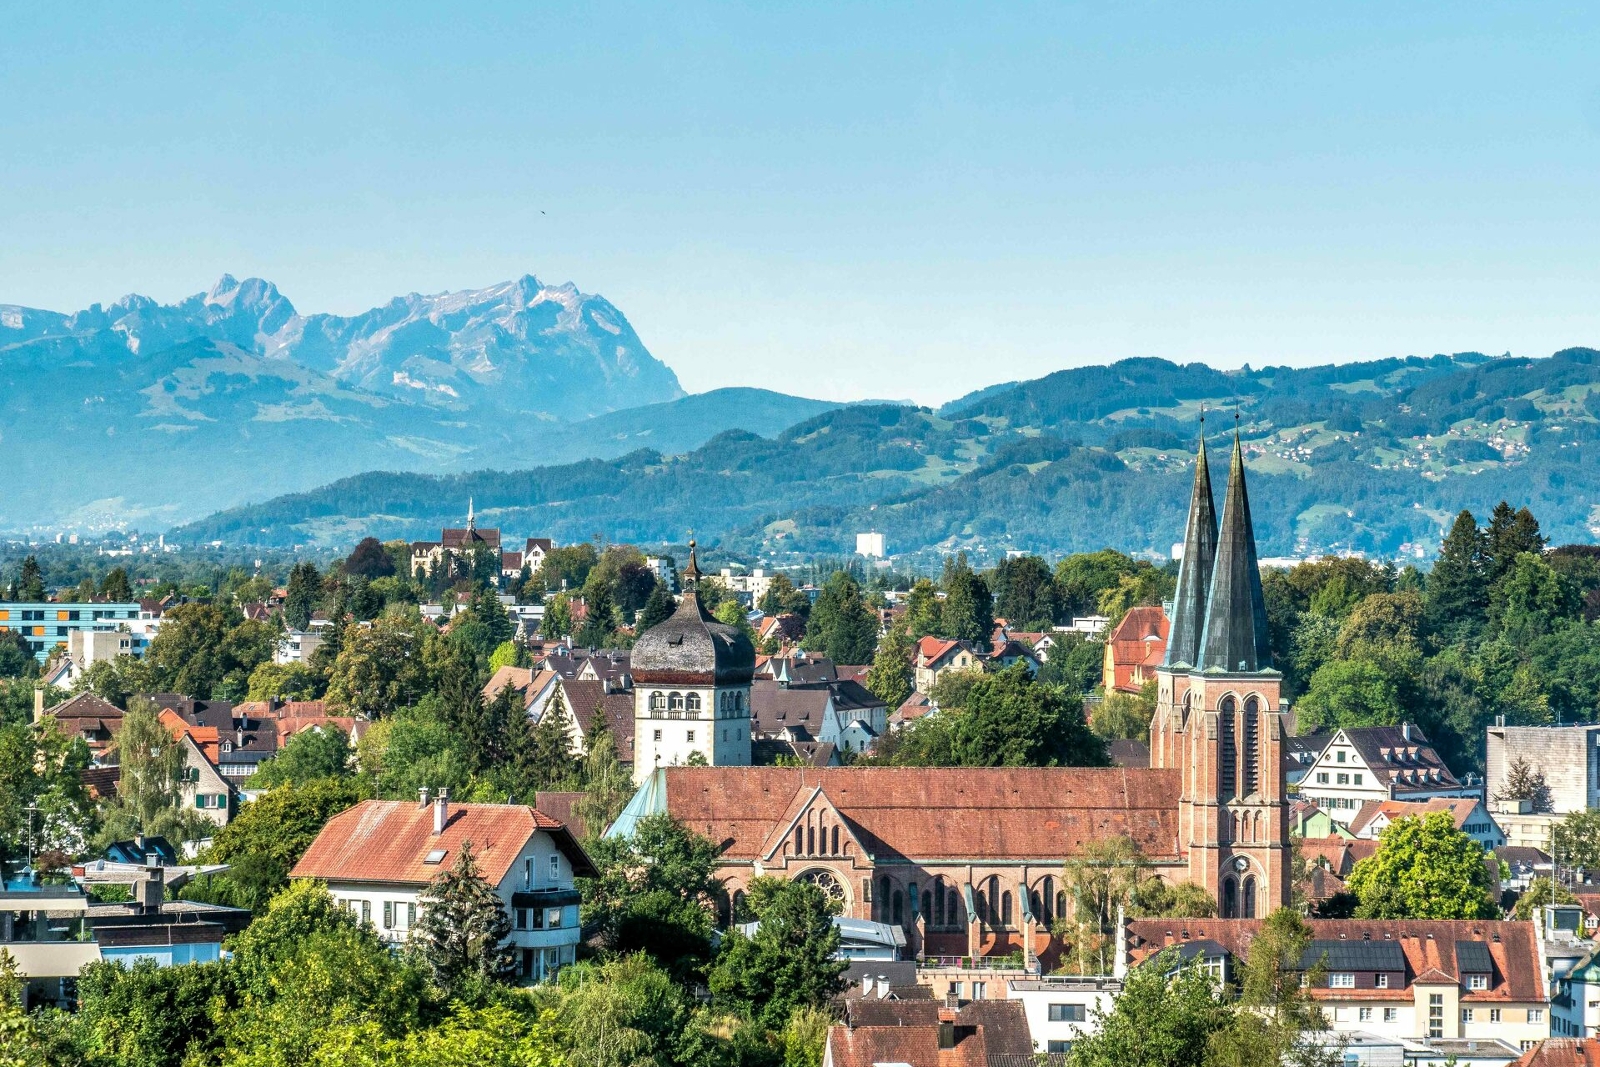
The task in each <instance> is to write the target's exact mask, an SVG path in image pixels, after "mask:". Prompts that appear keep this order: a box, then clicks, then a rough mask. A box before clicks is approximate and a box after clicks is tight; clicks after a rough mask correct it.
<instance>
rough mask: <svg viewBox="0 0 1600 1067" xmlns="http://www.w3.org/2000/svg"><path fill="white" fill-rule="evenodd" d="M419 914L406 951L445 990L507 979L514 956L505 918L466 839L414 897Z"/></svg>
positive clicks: (512, 970)
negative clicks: (452, 858) (445, 866)
mask: <svg viewBox="0 0 1600 1067" xmlns="http://www.w3.org/2000/svg"><path fill="white" fill-rule="evenodd" d="M418 902H419V904H420V905H421V912H422V914H421V915H419V916H418V918H417V925H416V929H415V930H414V931H413V932H412V935H411V949H412V951H413V952H414V953H415V954H416V956H417V958H418V960H420V961H421V962H422V963H423V964H424V965H425V966H426V967H427V968H428V969H429V970H430V971H432V972H433V977H434V980H435V981H437V982H438V983H439V984H440V985H441V986H443V987H444V988H446V989H455V988H457V987H458V986H459V985H460V984H461V983H462V982H463V981H466V980H469V979H473V978H479V979H488V980H493V981H502V982H505V981H510V980H511V977H512V975H513V974H514V971H515V967H516V957H515V955H514V954H513V950H512V948H511V946H510V945H508V944H507V943H506V938H507V937H508V936H510V934H511V920H510V919H509V918H507V917H506V910H505V906H504V905H503V904H502V903H501V901H500V895H499V894H498V893H496V892H495V889H494V886H492V885H490V884H489V882H488V880H487V879H485V878H484V877H483V875H482V874H480V873H479V872H478V863H477V860H476V859H474V858H473V855H472V842H470V841H467V842H463V843H462V846H461V851H460V852H459V853H457V855H456V860H455V863H454V864H452V865H451V867H450V869H449V870H447V871H442V872H440V874H439V875H438V877H436V878H434V880H433V881H432V882H430V883H429V884H428V888H426V889H424V890H423V891H422V894H421V896H420V897H419V899H418Z"/></svg>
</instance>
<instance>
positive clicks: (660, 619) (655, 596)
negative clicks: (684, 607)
mask: <svg viewBox="0 0 1600 1067" xmlns="http://www.w3.org/2000/svg"><path fill="white" fill-rule="evenodd" d="M677 609H678V604H677V602H676V601H675V600H673V599H672V594H671V593H669V592H667V587H666V586H664V585H662V584H661V583H660V582H657V583H656V587H655V588H654V589H652V590H650V595H649V596H648V597H646V598H645V601H644V607H642V608H640V609H639V614H638V615H636V616H635V617H634V620H633V632H634V633H635V634H636V635H637V634H642V633H644V632H645V631H646V630H648V629H650V628H651V627H652V626H659V625H661V624H662V623H664V622H666V621H667V620H668V619H670V618H672V613H673V612H674V611H676V610H677Z"/></svg>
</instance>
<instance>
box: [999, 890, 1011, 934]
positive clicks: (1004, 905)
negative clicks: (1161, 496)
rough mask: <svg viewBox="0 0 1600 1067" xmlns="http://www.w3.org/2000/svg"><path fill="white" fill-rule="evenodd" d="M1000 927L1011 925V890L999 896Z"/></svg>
mask: <svg viewBox="0 0 1600 1067" xmlns="http://www.w3.org/2000/svg"><path fill="white" fill-rule="evenodd" d="M1000 925H1001V926H1010V925H1011V890H1009V889H1008V890H1006V891H1005V892H1004V893H1001V894H1000Z"/></svg>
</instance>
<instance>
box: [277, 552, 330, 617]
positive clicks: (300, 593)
mask: <svg viewBox="0 0 1600 1067" xmlns="http://www.w3.org/2000/svg"><path fill="white" fill-rule="evenodd" d="M321 596H322V576H321V575H320V574H318V573H317V568H316V565H315V564H312V563H305V562H301V563H296V564H295V565H294V566H293V567H292V568H291V569H290V570H289V585H288V588H287V589H286V590H285V592H284V598H283V620H284V621H285V622H287V623H288V624H289V626H290V628H291V629H294V630H304V629H305V628H306V627H308V626H310V625H311V613H312V612H313V611H315V610H316V607H317V601H318V600H319V599H321Z"/></svg>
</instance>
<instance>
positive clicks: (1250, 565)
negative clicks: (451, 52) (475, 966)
mask: <svg viewBox="0 0 1600 1067" xmlns="http://www.w3.org/2000/svg"><path fill="white" fill-rule="evenodd" d="M1184 543H1185V550H1184V557H1183V560H1182V563H1181V565H1180V569H1179V578H1178V588H1177V594H1176V598H1175V600H1174V603H1173V607H1172V611H1171V612H1170V616H1171V620H1172V622H1171V632H1170V640H1169V642H1168V648H1167V652H1166V655H1165V658H1164V659H1163V661H1162V663H1161V665H1160V666H1159V667H1158V668H1157V669H1156V676H1157V678H1158V682H1159V697H1158V705H1157V709H1156V713H1155V716H1154V718H1153V719H1152V722H1151V766H1150V767H1149V768H1148V769H1132V768H1021V767H1007V768H911V767H835V768H810V767H751V766H741V765H737V764H730V765H715V764H714V765H712V766H681V765H680V766H673V765H663V763H664V761H657V762H656V765H655V766H654V767H653V768H651V769H648V770H646V772H645V774H644V775H643V777H642V780H641V783H640V788H639V790H638V792H637V794H636V795H635V796H634V798H633V800H632V801H631V802H630V803H629V805H628V807H627V809H626V810H625V811H624V812H623V814H622V816H621V817H620V818H619V819H618V820H617V823H616V824H615V825H614V826H613V827H612V829H611V831H610V832H611V833H613V834H624V835H625V834H627V833H629V832H631V828H632V826H633V825H635V824H636V823H637V821H638V819H640V818H642V817H644V816H646V815H649V814H652V813H657V812H669V813H671V814H672V815H673V816H674V817H675V818H677V819H678V820H679V821H681V822H683V823H684V824H685V825H686V826H687V827H688V828H690V829H692V830H694V831H695V832H697V833H700V834H704V835H705V836H706V837H708V838H710V839H711V840H712V841H713V842H715V843H716V844H717V845H718V847H719V848H720V850H721V866H720V871H719V873H720V875H721V876H722V878H723V881H724V884H725V886H726V887H727V890H728V893H729V896H730V899H731V900H732V901H733V902H735V903H737V902H738V900H739V899H740V897H741V895H742V894H743V893H744V892H745V889H746V887H747V886H748V884H749V882H750V880H751V879H752V878H755V877H757V876H761V875H771V876H777V877H782V878H787V879H804V880H807V881H812V882H815V883H817V884H818V885H820V886H821V887H822V888H823V889H824V890H825V891H826V892H828V893H829V894H830V895H832V896H833V897H835V898H836V899H837V900H839V901H840V903H841V905H842V906H843V909H844V913H845V914H846V915H851V916H854V917H857V918H863V919H875V920H878V921H881V922H888V923H894V924H897V925H900V926H902V927H903V928H904V929H905V930H906V933H907V943H908V947H909V948H910V949H911V950H912V951H913V952H915V953H917V954H919V955H923V956H996V955H1006V954H1009V953H1011V952H1014V951H1017V950H1023V951H1025V952H1026V953H1027V954H1029V955H1036V956H1042V957H1045V959H1046V961H1047V962H1049V961H1050V960H1052V959H1053V958H1054V956H1055V955H1056V953H1057V952H1058V951H1059V949H1060V945H1059V944H1058V943H1056V942H1055V940H1054V939H1053V937H1052V935H1051V933H1050V925H1051V923H1052V922H1053V921H1054V920H1055V919H1056V918H1058V917H1062V916H1064V914H1065V913H1066V912H1067V910H1068V909H1069V907H1070V904H1069V901H1068V897H1067V893H1066V889H1065V886H1064V885H1063V883H1062V877H1063V868H1064V865H1065V864H1066V863H1067V862H1068V861H1070V860H1072V859H1075V858H1079V857H1081V856H1082V855H1084V849H1085V847H1086V846H1087V845H1088V844H1089V843H1090V842H1093V841H1100V840H1105V839H1108V838H1114V837H1119V836H1125V837H1128V838H1130V839H1131V840H1132V841H1133V842H1134V843H1135V844H1136V845H1137V846H1138V848H1139V850H1140V851H1141V852H1142V853H1143V855H1144V857H1145V858H1146V859H1147V860H1148V861H1149V863H1150V865H1151V869H1152V871H1153V872H1154V873H1155V874H1157V875H1158V876H1159V877H1161V878H1162V879H1163V880H1165V881H1167V882H1169V883H1173V884H1176V883H1179V882H1185V881H1188V882H1193V883H1195V884H1196V885H1199V886H1202V887H1204V888H1205V889H1206V890H1207V891H1208V892H1209V893H1211V894H1212V895H1213V896H1214V898H1215V899H1216V901H1217V913H1218V914H1219V915H1221V916H1224V917H1241V918H1243V917H1254V916H1264V915H1266V914H1267V913H1269V912H1270V911H1272V910H1273V909H1274V908H1276V907H1278V906H1279V905H1282V904H1286V903H1288V900H1289V855H1290V844H1289V834H1288V806H1287V803H1286V799H1285V782H1284V772H1283V764H1282V759H1281V749H1282V743H1283V734H1284V730H1285V723H1284V714H1283V709H1282V707H1281V706H1280V677H1279V675H1278V674H1277V673H1276V672H1274V671H1273V670H1272V669H1271V667H1270V656H1269V654H1268V646H1267V621H1266V609H1265V606H1264V602H1263V600H1262V594H1261V580H1260V574H1259V571H1258V569H1257V564H1256V551H1255V538H1254V534H1253V531H1252V527H1251V521H1250V510H1249V501H1248V498H1247V494H1246V491H1245V473H1244V460H1243V455H1242V452H1241V450H1240V448H1239V444H1238V441H1237V438H1236V439H1235V441H1234V449H1233V457H1232V465H1231V470H1230V473H1229V482H1228V488H1227V496H1226V499H1225V501H1224V506H1223V514H1222V519H1221V523H1220V529H1219V524H1218V522H1217V518H1216V514H1215V510H1214V506H1213V496H1212V491H1211V482H1210V473H1209V469H1208V465H1207V460H1206V453H1205V446H1204V443H1203V441H1202V443H1201V446H1200V452H1199V456H1198V459H1197V462H1196V469H1195V481H1194V491H1193V498H1192V500H1191V503H1190V509H1189V518H1188V528H1187V530H1186V533H1185V542H1184ZM690 615H692V616H693V617H692V618H689V622H690V623H691V624H692V626H693V628H694V630H695V633H696V634H698V631H699V629H700V627H701V626H702V625H703V624H702V623H701V622H700V619H701V618H702V617H703V616H701V614H700V612H699V609H698V608H694V609H685V616H686V618H688V617H689V616H690ZM707 621H709V620H707ZM663 626H667V624H663ZM692 643H693V642H691V641H683V642H681V643H680V644H679V645H676V646H673V647H674V649H682V648H683V647H684V646H686V645H690V644H692ZM649 645H650V642H648V641H646V640H644V639H643V638H641V641H640V643H639V645H638V646H636V650H635V653H634V663H633V666H634V673H635V675H636V677H637V676H638V675H640V674H641V664H640V662H639V652H638V648H639V647H641V646H645V647H648V646H649ZM706 647H707V649H708V651H707V653H706V655H707V662H706V663H705V664H697V665H696V670H698V671H699V672H701V673H703V674H704V675H705V676H706V677H708V678H713V677H714V678H716V680H717V681H716V684H718V685H721V686H731V687H737V686H739V685H740V684H741V682H740V678H737V677H734V675H735V674H738V673H739V671H741V670H743V669H744V664H743V657H742V656H737V652H735V655H736V656H737V658H738V659H739V660H740V662H739V663H738V664H737V665H736V666H735V669H732V670H729V669H728V668H729V667H730V664H724V663H722V662H721V660H715V661H713V658H712V651H711V645H710V644H708V645H707V646H706ZM738 651H742V650H738ZM677 654H679V655H681V652H679V653H677ZM665 665H666V663H665V662H664V664H663V666H665ZM644 667H645V669H646V670H648V669H649V664H648V663H646V664H645V665H644ZM680 669H681V668H680ZM647 713H648V709H644V710H642V711H641V713H640V714H641V729H644V728H649V729H652V730H654V729H657V728H658V726H657V725H656V724H654V723H653V722H651V721H650V720H649V719H648V715H647ZM708 725H709V724H708ZM742 758H743V759H744V762H746V763H747V762H748V758H747V757H742ZM646 766H647V767H649V765H648V764H647V765H646Z"/></svg>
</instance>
